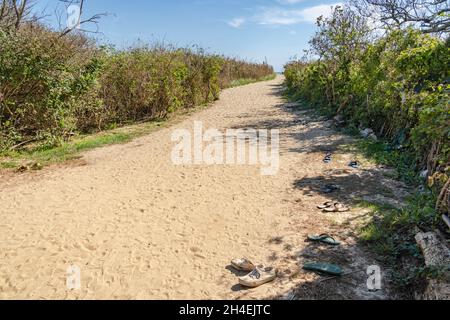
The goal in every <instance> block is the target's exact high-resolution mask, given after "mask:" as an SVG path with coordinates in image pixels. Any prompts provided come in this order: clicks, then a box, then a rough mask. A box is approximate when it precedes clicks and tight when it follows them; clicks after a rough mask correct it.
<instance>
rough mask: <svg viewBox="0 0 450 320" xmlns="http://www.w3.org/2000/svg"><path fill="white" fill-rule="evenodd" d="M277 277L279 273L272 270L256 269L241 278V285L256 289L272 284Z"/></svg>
mask: <svg viewBox="0 0 450 320" xmlns="http://www.w3.org/2000/svg"><path fill="white" fill-rule="evenodd" d="M276 277H277V273H276V271H275V270H274V269H272V268H266V269H263V268H259V267H257V268H255V269H254V270H253V271H252V272H250V273H249V274H248V275H246V276H244V277H240V278H239V284H240V285H241V286H244V287H249V288H256V287H259V286H262V285H263V284H266V283H269V282H272V281H273V280H275V279H276Z"/></svg>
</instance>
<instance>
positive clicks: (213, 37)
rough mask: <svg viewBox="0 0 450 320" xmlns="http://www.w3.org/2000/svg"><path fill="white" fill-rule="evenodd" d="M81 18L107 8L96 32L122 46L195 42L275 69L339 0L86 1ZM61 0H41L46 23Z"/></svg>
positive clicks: (303, 43) (39, 8)
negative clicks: (265, 62) (319, 17)
mask: <svg viewBox="0 0 450 320" xmlns="http://www.w3.org/2000/svg"><path fill="white" fill-rule="evenodd" d="M85 1H86V10H85V12H84V15H83V18H86V17H87V16H90V15H92V14H94V13H103V12H107V13H108V16H106V17H103V18H102V20H101V22H100V25H99V27H100V32H101V33H102V34H100V35H95V37H96V38H98V40H99V41H101V42H103V43H105V42H106V43H111V44H114V45H116V46H117V47H118V48H123V47H128V46H131V45H133V44H135V43H136V42H137V41H139V40H141V41H147V42H152V41H162V40H164V41H166V42H168V43H172V44H176V45H179V46H186V45H193V44H197V45H200V46H201V47H203V48H205V49H207V50H208V51H210V52H216V53H222V54H225V55H228V56H238V57H241V58H244V59H248V60H252V61H257V62H262V61H264V59H265V58H267V60H268V62H269V64H271V65H273V66H274V67H275V68H276V70H277V71H281V70H282V66H283V65H284V63H286V62H287V61H288V60H289V59H290V58H291V57H293V56H295V55H301V54H302V52H303V49H306V48H307V45H308V40H309V38H310V37H311V35H312V34H313V33H314V30H315V24H314V21H315V19H316V18H317V17H318V16H320V15H321V14H325V15H326V14H328V13H329V11H330V6H331V5H336V4H338V3H339V0H321V1H312V0H166V1H163V0H159V1H157V0H129V1H123V0H85ZM57 3H58V0H38V5H37V6H36V8H35V9H36V10H37V11H42V10H45V12H46V13H47V14H49V16H48V17H46V18H45V20H46V22H47V23H49V24H51V25H54V26H55V25H56V18H55V16H56V14H55V11H54V8H55V6H56V5H57Z"/></svg>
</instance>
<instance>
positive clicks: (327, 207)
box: [317, 201, 350, 212]
mask: <svg viewBox="0 0 450 320" xmlns="http://www.w3.org/2000/svg"><path fill="white" fill-rule="evenodd" d="M317 208H318V209H321V210H323V211H324V212H348V211H350V208H349V207H347V206H346V205H344V204H342V203H340V202H331V201H329V202H325V203H324V204H323V205H320V206H317Z"/></svg>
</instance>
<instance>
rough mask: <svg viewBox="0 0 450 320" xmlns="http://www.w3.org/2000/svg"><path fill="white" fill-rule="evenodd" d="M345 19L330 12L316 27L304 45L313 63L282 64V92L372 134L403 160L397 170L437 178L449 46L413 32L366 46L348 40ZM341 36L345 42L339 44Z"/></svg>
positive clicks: (446, 124) (447, 119)
mask: <svg viewBox="0 0 450 320" xmlns="http://www.w3.org/2000/svg"><path fill="white" fill-rule="evenodd" d="M347 16H348V17H353V15H352V14H347V15H345V14H343V13H342V11H341V10H340V9H338V10H337V11H336V12H335V13H334V15H333V17H332V18H330V19H327V20H321V22H320V23H319V26H320V31H319V32H318V33H317V34H316V36H315V37H314V40H313V41H312V44H313V49H314V50H313V52H314V53H315V54H316V55H319V56H320V57H321V58H320V59H319V60H317V61H311V62H302V61H293V62H291V63H289V64H287V65H286V66H285V76H286V83H287V85H288V88H289V90H290V91H292V92H295V93H296V96H297V97H298V98H300V99H302V100H306V101H308V102H309V103H310V104H312V105H313V106H316V107H320V108H323V107H324V106H325V107H326V108H327V110H328V112H329V113H331V114H332V115H336V114H339V115H341V116H343V117H344V119H345V120H346V121H347V124H348V125H349V126H351V127H354V128H360V129H363V128H371V129H373V130H374V131H375V132H376V134H377V136H378V137H381V138H385V139H387V140H388V141H389V142H390V144H391V147H390V149H389V150H390V152H393V150H401V151H399V152H401V154H402V155H404V156H405V157H406V156H407V158H408V160H407V162H405V161H406V159H401V163H407V166H408V167H411V166H412V167H413V168H412V169H416V170H417V171H418V170H422V169H423V168H427V169H428V171H429V173H430V175H433V174H435V173H438V174H440V173H444V174H445V173H446V172H448V168H449V165H450V139H449V137H450V108H449V98H450V96H449V93H450V84H449V82H448V80H449V76H450V74H449V66H450V55H449V50H450V48H449V41H447V42H446V41H443V40H442V39H440V38H437V37H433V36H431V35H425V34H423V33H421V32H419V31H417V30H413V29H406V30H394V31H391V32H389V33H388V34H386V35H385V36H383V37H381V38H379V39H377V40H375V41H368V40H367V37H366V34H365V33H364V32H360V31H359V32H355V30H357V29H358V30H363V29H364V28H362V27H359V25H360V22H361V21H360V20H358V19H356V18H352V19H348V18H345V17H347ZM349 24H350V25H349ZM352 25H353V27H352ZM346 33H349V34H350V35H349V37H348V38H346V37H344V36H342V34H346ZM351 46H353V47H354V48H356V50H353V51H351V52H350V51H348V55H347V56H346V55H344V54H342V52H341V51H340V50H339V48H350V47H351ZM330 48H333V49H332V50H331V49H330ZM328 49H330V50H328ZM405 157H404V158H405ZM444 180H445V179H444ZM442 186H443V185H442V184H441V186H440V187H442ZM436 191H437V192H439V191H440V190H439V189H438V188H437V190H436ZM447 209H448V208H447Z"/></svg>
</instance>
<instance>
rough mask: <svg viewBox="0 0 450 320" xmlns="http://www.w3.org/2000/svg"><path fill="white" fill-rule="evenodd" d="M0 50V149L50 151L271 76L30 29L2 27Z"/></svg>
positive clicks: (192, 54) (215, 59) (197, 54)
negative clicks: (36, 147)
mask: <svg viewBox="0 0 450 320" xmlns="http://www.w3.org/2000/svg"><path fill="white" fill-rule="evenodd" d="M0 44H1V45H0V151H2V150H9V149H11V148H18V147H21V146H22V145H26V144H27V142H36V141H37V142H39V143H40V145H41V148H43V149H47V148H52V147H54V146H58V145H61V144H62V143H63V142H64V141H65V140H66V139H67V138H69V137H71V136H73V135H74V134H77V133H87V132H92V131H99V130H104V129H110V128H113V127H117V126H120V125H124V124H128V123H133V122H136V121H143V120H150V119H159V118H164V117H166V116H167V115H168V114H169V113H172V112H175V111H176V110H178V109H180V108H192V107H194V106H196V105H202V104H205V103H208V102H211V101H214V100H216V99H218V98H219V93H220V90H221V89H222V88H226V87H229V86H231V84H232V83H233V81H236V80H239V79H241V78H248V79H255V80H256V79H260V78H263V77H266V76H268V75H272V74H273V69H272V67H270V66H268V65H266V64H255V63H248V62H245V61H240V60H237V59H229V58H225V57H222V56H219V55H213V54H207V53H205V52H204V50H202V49H198V48H197V49H180V48H173V47H170V46H161V45H155V46H152V47H150V46H142V47H137V48H132V49H129V50H126V51H116V50H113V49H110V48H98V47H97V46H95V45H94V44H93V43H92V42H91V41H90V40H89V39H88V38H86V37H84V36H82V35H80V34H74V35H67V36H64V37H61V36H60V35H59V34H58V33H55V32H52V31H51V30H48V29H47V28H45V27H42V26H39V25H36V24H32V23H30V24H26V25H24V26H23V27H22V28H20V29H19V30H14V31H11V30H9V29H8V30H6V29H1V28H0Z"/></svg>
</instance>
